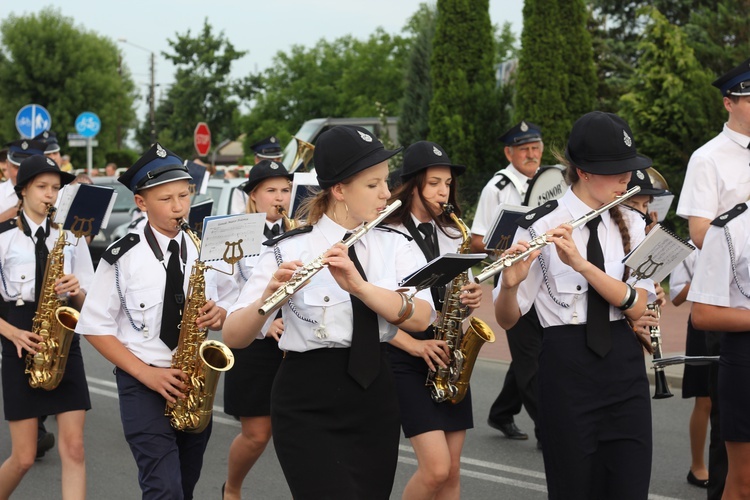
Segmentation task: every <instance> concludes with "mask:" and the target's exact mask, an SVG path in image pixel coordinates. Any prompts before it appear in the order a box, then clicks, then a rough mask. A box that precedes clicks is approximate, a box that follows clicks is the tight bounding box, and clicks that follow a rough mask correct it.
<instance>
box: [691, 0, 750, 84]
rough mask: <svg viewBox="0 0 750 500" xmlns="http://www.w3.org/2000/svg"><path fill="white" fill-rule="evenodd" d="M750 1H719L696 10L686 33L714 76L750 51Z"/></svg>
mask: <svg viewBox="0 0 750 500" xmlns="http://www.w3.org/2000/svg"><path fill="white" fill-rule="evenodd" d="M749 9H750V0H719V1H718V2H715V3H714V2H712V5H711V6H703V7H701V8H698V9H695V10H694V11H693V13H692V15H691V16H690V21H689V22H688V24H687V25H686V26H685V33H686V34H687V36H688V38H689V43H690V46H691V47H692V48H693V50H694V51H695V55H696V57H697V58H698V60H699V61H700V62H701V63H702V64H703V65H704V66H705V67H707V68H710V69H711V70H712V71H713V72H714V74H715V75H716V76H719V75H722V74H724V73H725V72H726V71H728V70H729V69H730V68H733V67H735V66H736V65H737V64H739V63H740V62H742V61H744V60H745V59H747V57H748V54H750V16H748V15H747V12H748V10H749Z"/></svg>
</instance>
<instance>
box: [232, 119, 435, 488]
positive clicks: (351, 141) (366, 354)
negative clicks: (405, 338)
mask: <svg viewBox="0 0 750 500" xmlns="http://www.w3.org/2000/svg"><path fill="white" fill-rule="evenodd" d="M397 152H398V150H396V151H388V150H386V149H384V148H383V145H382V144H381V143H380V141H379V140H378V139H377V138H376V137H374V136H373V135H372V133H371V132H369V131H368V130H366V129H364V128H361V127H351V126H338V127H333V128H332V129H330V130H328V131H326V132H324V133H323V134H322V135H321V136H320V137H319V139H318V141H317V144H316V147H315V156H314V161H315V167H316V171H317V176H318V183H319V185H320V187H321V188H322V191H321V192H320V193H318V194H317V195H316V196H315V197H313V198H311V199H310V200H309V204H308V205H307V211H306V212H304V211H303V215H302V216H301V218H302V219H304V220H306V223H307V224H308V225H306V226H304V227H302V228H299V229H296V230H293V231H288V232H286V233H284V234H283V235H281V236H279V237H277V238H276V239H275V240H273V242H267V243H269V244H273V247H269V248H268V249H266V251H264V252H263V253H262V254H261V255H260V257H259V259H258V263H257V265H256V266H255V268H254V269H253V273H252V275H251V277H250V280H249V281H248V282H247V284H246V285H245V287H244V288H243V289H242V292H241V294H240V298H239V301H238V303H237V304H235V305H234V306H233V307H232V308H231V309H230V313H229V317H228V318H227V322H226V324H225V325H224V330H223V335H224V340H225V342H226V344H227V345H229V346H230V347H235V348H237V347H244V346H246V345H248V344H249V343H250V342H252V341H253V339H254V338H255V337H256V335H257V334H258V333H259V332H261V330H262V328H263V325H264V323H265V322H266V317H265V316H263V315H261V314H260V313H259V308H261V306H263V304H264V303H265V301H266V299H267V298H268V297H269V296H271V294H273V293H274V292H275V291H276V290H277V289H278V288H279V287H284V286H287V285H285V283H286V282H288V281H293V280H294V279H295V278H296V277H293V275H294V274H295V271H303V272H307V271H309V269H305V270H302V269H300V268H302V267H304V265H305V262H311V261H313V260H314V259H315V258H317V257H319V256H322V257H323V263H324V264H325V267H323V268H321V269H320V271H319V272H317V273H316V274H315V275H314V276H313V277H312V278H311V279H310V281H309V282H308V283H307V285H306V286H305V288H304V289H302V290H301V291H300V292H299V293H297V294H295V295H293V296H291V297H290V300H283V309H282V310H283V315H284V334H283V335H282V336H281V340H280V341H279V347H280V348H281V349H283V350H284V351H286V355H285V357H284V360H283V361H282V363H281V366H280V367H279V371H278V373H277V375H276V380H275V381H274V385H273V389H272V392H271V427H272V430H273V438H274V447H275V449H276V454H277V456H278V458H279V462H280V464H281V467H282V469H283V471H284V476H285V477H286V480H287V483H288V484H289V488H290V489H291V493H292V496H293V497H294V498H295V499H297V500H303V499H308V498H314V499H317V498H347V499H357V498H368V499H376V498H380V499H387V498H388V497H389V496H390V493H391V489H392V487H393V479H394V475H395V471H396V462H397V458H398V440H399V436H398V434H399V415H398V400H397V398H396V392H395V387H394V383H393V376H392V374H391V371H390V369H389V367H388V364H387V362H386V359H385V353H384V344H381V343H384V342H388V341H390V340H391V339H392V338H393V336H394V335H395V334H396V326H394V325H401V327H402V328H406V329H407V330H413V331H421V330H424V329H425V328H427V327H428V326H429V324H430V322H431V321H432V320H433V319H434V309H433V307H432V305H431V304H430V302H429V300H430V294H429V291H421V292H419V293H418V294H417V295H416V296H415V297H413V298H411V297H410V296H406V295H405V294H403V293H400V292H395V291H394V290H395V289H396V288H397V283H398V281H399V280H400V279H402V278H404V277H405V276H407V275H408V274H409V273H411V272H413V271H415V270H416V269H417V268H419V266H420V265H421V264H423V263H424V259H420V258H419V256H417V255H416V254H414V252H412V251H411V247H410V245H409V242H408V240H407V239H406V238H405V237H404V236H403V235H400V234H397V233H395V232H392V231H388V230H379V229H374V230H371V231H369V232H367V233H366V234H365V235H364V236H363V237H361V238H360V239H359V240H357V241H356V242H355V243H354V244H353V245H352V246H351V247H350V248H349V249H348V250H347V247H346V245H343V244H342V243H341V241H342V240H344V239H345V238H346V237H347V236H348V235H347V232H350V231H354V230H356V229H358V228H360V226H361V225H362V223H363V222H367V221H373V220H374V219H376V218H378V217H379V216H380V212H381V211H382V210H384V209H385V207H386V206H387V201H388V198H389V196H390V192H389V191H388V187H387V184H386V180H387V179H388V164H387V160H388V158H390V157H392V156H393V155H395V154H396V153H397ZM270 314H273V311H271V312H270ZM378 344H381V346H382V347H381V346H379V345H378Z"/></svg>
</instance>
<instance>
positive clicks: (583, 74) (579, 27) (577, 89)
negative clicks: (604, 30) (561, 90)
mask: <svg viewBox="0 0 750 500" xmlns="http://www.w3.org/2000/svg"><path fill="white" fill-rule="evenodd" d="M558 8H559V12H560V20H559V22H558V26H557V27H558V29H559V30H560V32H561V34H562V38H563V45H562V47H561V49H562V53H563V54H564V55H565V63H566V65H567V67H566V69H565V73H566V74H567V86H566V87H565V104H566V107H567V113H568V116H569V117H570V122H569V124H570V125H572V124H573V121H574V120H576V119H577V118H578V117H580V116H582V115H583V114H585V113H588V112H589V111H591V110H592V109H593V108H594V103H595V101H596V90H597V79H596V66H595V65H594V51H593V47H592V43H591V35H590V34H589V32H588V31H587V29H586V27H587V21H588V19H589V12H588V10H587V9H586V4H585V2H584V0H559V1H558ZM569 130H570V129H568V131H569ZM566 134H567V131H566ZM566 137H567V136H566Z"/></svg>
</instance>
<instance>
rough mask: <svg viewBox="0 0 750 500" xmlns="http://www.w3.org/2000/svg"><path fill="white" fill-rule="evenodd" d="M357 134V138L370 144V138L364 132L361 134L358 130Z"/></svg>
mask: <svg viewBox="0 0 750 500" xmlns="http://www.w3.org/2000/svg"><path fill="white" fill-rule="evenodd" d="M357 133H358V134H359V136H360V137H361V138H362V140H363V141H365V142H372V137H370V136H369V135H367V134H365V133H364V132H361V131H359V130H357Z"/></svg>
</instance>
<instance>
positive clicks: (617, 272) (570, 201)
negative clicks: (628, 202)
mask: <svg viewBox="0 0 750 500" xmlns="http://www.w3.org/2000/svg"><path fill="white" fill-rule="evenodd" d="M557 201H558V206H557V208H555V209H554V210H553V211H552V212H551V213H549V214H548V215H546V216H544V217H542V218H541V219H538V220H537V221H536V222H535V223H534V224H532V226H531V228H532V229H533V230H534V231H535V234H536V235H541V234H543V233H545V232H547V231H549V230H551V229H554V228H556V227H558V226H559V225H561V224H565V223H567V222H570V221H573V220H575V219H578V218H580V217H581V216H583V215H585V214H587V213H589V212H590V211H591V207H589V206H588V205H586V204H585V203H583V202H582V201H581V200H580V199H579V198H578V197H577V196H576V195H575V194H574V193H573V190H572V189H569V190H568V191H566V192H565V194H564V195H563V196H562V198H560V199H559V200H557ZM621 213H622V216H623V219H624V220H625V222H626V224H627V226H628V228H629V234H630V248H631V249H633V248H635V247H636V246H637V245H638V244H639V243H640V242H641V241H642V240H643V238H644V237H645V231H646V223H645V222H644V220H643V218H642V217H641V216H639V215H637V214H635V213H633V212H632V211H630V210H621ZM601 217H602V222H601V223H600V224H599V226H598V231H599V241H600V243H601V245H602V252H603V254H604V268H605V270H606V272H607V274H608V275H610V276H613V277H615V278H617V279H620V278H622V275H623V272H624V270H625V265H624V264H623V263H622V259H623V257H624V256H625V253H624V251H623V247H622V237H621V236H620V230H619V229H618V227H617V224H616V223H615V221H614V220H613V219H612V217H610V215H609V212H604V213H603V214H601ZM531 239H532V237H531V235H530V232H529V231H528V230H526V229H523V228H518V230H517V231H516V235H515V238H514V239H513V241H519V240H526V241H531ZM588 239H589V230H588V228H587V227H586V225H585V224H583V225H581V226H579V227H577V228H574V229H573V241H575V243H576V246H577V247H578V251H579V252H580V254H581V256H583V257H584V258H585V257H586V246H587V243H588ZM540 258H542V259H544V263H545V265H546V268H547V282H548V283H549V287H550V289H549V290H547V286H546V284H545V279H544V274H543V273H542V268H541V265H540V263H539V259H537V260H536V261H534V263H533V264H532V265H531V268H530V270H529V275H528V277H527V278H526V280H524V281H523V282H522V283H521V285H520V286H519V288H518V295H517V297H518V305H519V307H520V310H521V314H526V313H527V312H528V311H529V309H531V306H532V305H533V306H535V307H536V312H537V314H538V315H539V321H540V323H541V325H542V327H544V328H548V327H550V326H560V325H570V324H582V323H586V319H587V318H586V309H587V305H588V299H587V292H588V289H589V284H588V282H587V281H586V278H584V277H583V275H582V274H579V273H578V272H576V271H574V270H573V268H571V267H570V266H568V265H567V264H564V263H563V262H562V261H561V260H560V257H559V256H558V255H557V251H556V250H555V245H554V244H553V243H551V244H549V245H547V246H545V247H543V248H542V254H541V256H540ZM627 282H628V283H630V284H631V285H633V286H637V287H638V288H643V289H645V290H646V291H647V292H648V294H649V296H648V301H649V302H653V301H654V300H656V294H655V292H654V283H653V281H651V280H649V279H644V280H635V278H632V277H631V278H629V279H628V280H627ZM501 283H502V281H499V282H498V286H497V287H496V288H495V289H494V290H493V292H492V298H493V300H497V296H498V294H499V293H500V286H501ZM550 294H551V295H552V296H554V297H555V299H557V300H558V301H560V302H562V303H564V304H567V305H568V306H569V307H564V306H560V305H559V304H557V303H556V302H555V300H553V299H552V297H551V296H550ZM624 317H625V316H624V314H623V313H622V311H620V309H618V308H616V307H614V306H612V305H610V307H609V319H610V321H617V320H620V319H623V318H624Z"/></svg>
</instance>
